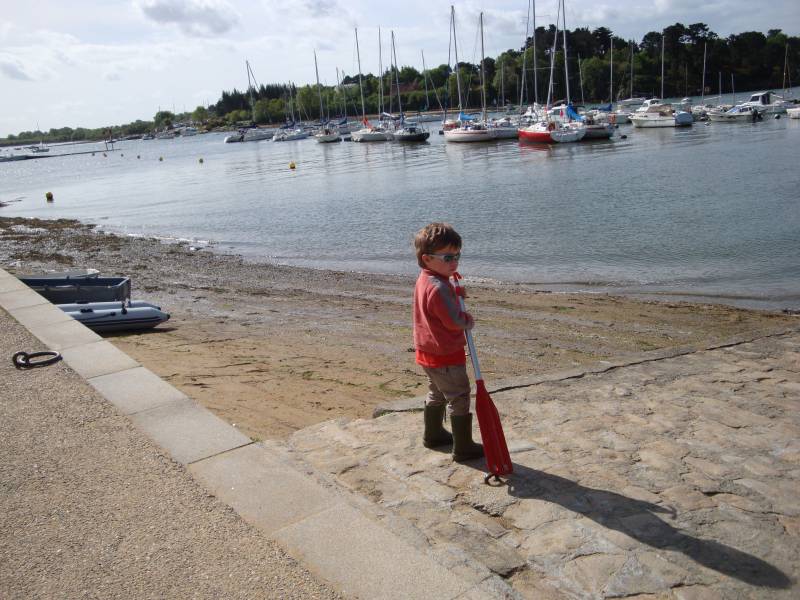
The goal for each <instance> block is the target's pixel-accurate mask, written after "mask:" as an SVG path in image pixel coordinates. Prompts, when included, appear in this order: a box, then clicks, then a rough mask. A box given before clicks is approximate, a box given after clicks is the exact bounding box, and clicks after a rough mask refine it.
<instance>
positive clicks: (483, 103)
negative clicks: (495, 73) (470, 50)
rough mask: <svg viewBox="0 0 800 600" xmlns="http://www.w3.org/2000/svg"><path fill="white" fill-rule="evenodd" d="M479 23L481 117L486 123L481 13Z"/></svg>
mask: <svg viewBox="0 0 800 600" xmlns="http://www.w3.org/2000/svg"><path fill="white" fill-rule="evenodd" d="M479 20H480V23H481V119H482V120H483V122H484V123H486V81H485V79H484V73H483V60H484V59H483V13H482V12H481V15H480V17H479Z"/></svg>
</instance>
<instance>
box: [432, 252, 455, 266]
mask: <svg viewBox="0 0 800 600" xmlns="http://www.w3.org/2000/svg"><path fill="white" fill-rule="evenodd" d="M428 256H435V257H436V258H440V259H442V260H443V261H444V262H446V263H451V262H458V261H459V259H461V252H459V253H458V254H428Z"/></svg>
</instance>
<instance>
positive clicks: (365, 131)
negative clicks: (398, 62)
mask: <svg viewBox="0 0 800 600" xmlns="http://www.w3.org/2000/svg"><path fill="white" fill-rule="evenodd" d="M356 56H357V57H358V88H359V90H361V122H362V123H363V124H364V126H363V127H362V128H361V129H359V130H358V131H354V132H353V133H352V134H351V138H352V140H353V141H354V142H385V141H387V140H390V139H391V134H389V133H387V132H386V130H385V129H384V128H383V127H380V126H378V127H375V126H372V125H370V124H369V121H368V120H367V109H366V107H365V105H364V85H363V83H362V82H361V52H360V51H359V48H358V28H356Z"/></svg>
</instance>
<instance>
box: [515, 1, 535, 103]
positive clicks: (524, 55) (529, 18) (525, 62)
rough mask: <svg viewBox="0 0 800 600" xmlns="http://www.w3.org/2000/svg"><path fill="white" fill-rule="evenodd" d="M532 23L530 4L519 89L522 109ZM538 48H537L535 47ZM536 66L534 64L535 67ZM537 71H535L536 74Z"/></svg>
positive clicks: (529, 4)
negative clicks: (529, 34)
mask: <svg viewBox="0 0 800 600" xmlns="http://www.w3.org/2000/svg"><path fill="white" fill-rule="evenodd" d="M530 21H531V3H530V1H529V2H528V16H527V17H526V18H525V44H523V46H522V85H521V86H520V88H519V106H520V108H522V103H523V102H524V100H525V82H526V81H527V75H526V72H527V70H528V69H527V58H528V48H527V46H528V33H529V32H530V30H529V29H528V27H529V25H530ZM534 48H536V46H534ZM535 66H536V65H535V64H534V67H535ZM535 72H536V71H534V73H535Z"/></svg>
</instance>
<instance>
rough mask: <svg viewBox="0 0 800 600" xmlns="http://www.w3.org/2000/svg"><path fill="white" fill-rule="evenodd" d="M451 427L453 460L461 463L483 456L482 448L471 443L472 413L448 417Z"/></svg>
mask: <svg viewBox="0 0 800 600" xmlns="http://www.w3.org/2000/svg"><path fill="white" fill-rule="evenodd" d="M450 424H451V425H452V426H453V460H454V461H456V462H463V461H465V460H470V459H473V458H480V457H481V456H483V446H482V445H481V444H478V443H476V442H473V441H472V413H469V414H467V415H450Z"/></svg>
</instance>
